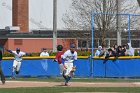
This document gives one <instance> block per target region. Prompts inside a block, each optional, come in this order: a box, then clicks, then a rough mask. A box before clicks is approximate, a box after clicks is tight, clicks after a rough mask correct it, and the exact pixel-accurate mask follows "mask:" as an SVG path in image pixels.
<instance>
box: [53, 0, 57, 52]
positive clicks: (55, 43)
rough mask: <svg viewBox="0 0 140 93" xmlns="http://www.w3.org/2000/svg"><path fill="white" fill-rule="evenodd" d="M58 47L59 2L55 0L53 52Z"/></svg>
mask: <svg viewBox="0 0 140 93" xmlns="http://www.w3.org/2000/svg"><path fill="white" fill-rule="evenodd" d="M56 45H57V0H53V52H56V51H57V50H56Z"/></svg>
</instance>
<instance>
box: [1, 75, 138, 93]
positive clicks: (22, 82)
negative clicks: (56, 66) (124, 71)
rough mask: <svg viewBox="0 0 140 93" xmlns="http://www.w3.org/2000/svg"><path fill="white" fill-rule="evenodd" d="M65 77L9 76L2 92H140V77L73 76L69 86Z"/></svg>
mask: <svg viewBox="0 0 140 93" xmlns="http://www.w3.org/2000/svg"><path fill="white" fill-rule="evenodd" d="M63 81H64V80H63V78H61V77H59V78H18V79H16V80H11V79H9V78H7V80H6V83H5V84H4V85H2V84H0V93H140V79H130V78H73V79H72V80H71V82H70V84H69V86H64V85H63Z"/></svg>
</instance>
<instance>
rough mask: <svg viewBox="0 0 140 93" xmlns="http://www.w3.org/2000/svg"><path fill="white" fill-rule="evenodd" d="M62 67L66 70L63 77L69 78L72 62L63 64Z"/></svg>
mask: <svg viewBox="0 0 140 93" xmlns="http://www.w3.org/2000/svg"><path fill="white" fill-rule="evenodd" d="M64 65H65V67H66V68H67V69H66V71H65V73H64V75H65V76H71V73H70V72H71V70H72V68H73V63H72V62H70V63H64Z"/></svg>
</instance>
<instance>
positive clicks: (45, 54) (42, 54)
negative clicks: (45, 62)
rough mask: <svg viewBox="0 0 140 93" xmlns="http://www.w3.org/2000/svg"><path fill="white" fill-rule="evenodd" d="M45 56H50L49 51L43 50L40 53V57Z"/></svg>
mask: <svg viewBox="0 0 140 93" xmlns="http://www.w3.org/2000/svg"><path fill="white" fill-rule="evenodd" d="M43 56H49V53H48V52H42V53H41V54H40V57H43Z"/></svg>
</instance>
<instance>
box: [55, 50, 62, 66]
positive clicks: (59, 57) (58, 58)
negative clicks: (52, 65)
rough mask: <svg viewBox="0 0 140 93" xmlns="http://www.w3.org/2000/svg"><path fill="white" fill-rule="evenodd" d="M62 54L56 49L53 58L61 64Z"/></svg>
mask: <svg viewBox="0 0 140 93" xmlns="http://www.w3.org/2000/svg"><path fill="white" fill-rule="evenodd" d="M63 54H64V52H63V51H58V52H57V53H56V56H55V59H56V60H57V62H58V64H61V63H62V58H61V55H63Z"/></svg>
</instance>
